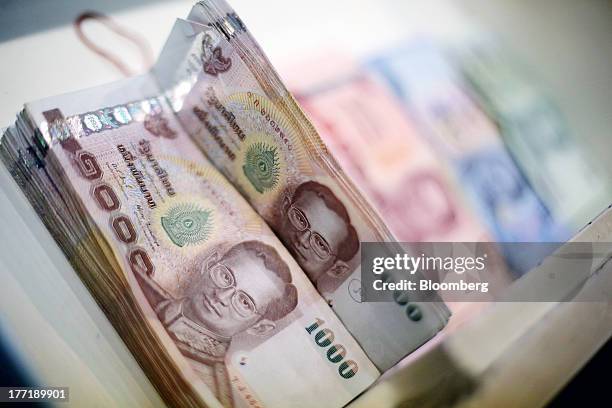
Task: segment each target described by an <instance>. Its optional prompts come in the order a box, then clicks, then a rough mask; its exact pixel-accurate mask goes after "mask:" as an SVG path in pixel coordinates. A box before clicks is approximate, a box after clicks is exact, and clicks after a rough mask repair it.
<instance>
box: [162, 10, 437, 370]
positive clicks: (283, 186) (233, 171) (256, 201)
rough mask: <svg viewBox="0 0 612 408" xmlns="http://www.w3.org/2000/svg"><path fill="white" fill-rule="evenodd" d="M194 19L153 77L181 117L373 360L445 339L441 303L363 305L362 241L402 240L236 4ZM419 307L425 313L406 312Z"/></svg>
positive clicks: (173, 39)
mask: <svg viewBox="0 0 612 408" xmlns="http://www.w3.org/2000/svg"><path fill="white" fill-rule="evenodd" d="M188 18H189V20H190V21H182V22H178V23H177V25H175V27H174V30H173V32H172V34H171V36H170V39H169V40H168V43H167V45H166V47H165V48H164V51H162V55H161V56H160V59H159V62H158V64H157V66H156V67H155V69H154V74H155V76H156V78H157V79H158V81H159V82H160V86H161V87H162V89H163V90H164V91H165V92H166V96H167V97H168V99H169V101H170V103H171V105H172V107H173V109H174V110H175V111H176V112H177V116H178V118H179V120H180V121H181V123H182V124H183V126H184V128H185V129H186V131H187V132H188V133H189V134H190V135H191V136H192V137H193V138H194V140H196V142H197V143H198V145H199V146H200V147H201V148H202V150H203V151H204V152H205V153H206V155H207V156H208V158H209V159H210V161H211V162H212V163H213V164H214V165H215V167H217V168H218V169H219V170H220V172H221V173H222V174H224V175H225V176H226V177H227V178H228V180H230V182H231V183H232V184H233V185H234V186H236V188H237V189H238V190H239V191H240V192H241V193H242V195H243V196H244V197H245V198H246V199H247V200H248V201H249V203H250V204H251V205H252V207H253V208H254V209H255V210H256V211H257V212H258V213H259V214H260V215H261V216H262V218H263V219H264V220H265V221H266V222H267V223H268V224H269V225H270V226H271V228H272V229H273V230H274V231H275V232H276V234H277V235H278V236H279V238H280V239H281V241H282V242H283V243H284V244H285V246H286V247H287V249H288V250H289V252H290V253H291V254H292V255H293V256H294V258H295V259H296V261H297V262H298V264H299V265H300V266H301V267H302V269H303V270H304V272H305V273H306V274H307V275H308V277H309V278H310V279H311V281H312V282H313V283H314V284H315V286H316V287H317V289H318V290H319V292H320V293H321V294H322V295H323V296H324V298H325V299H326V300H327V302H328V303H329V304H330V305H331V306H332V308H333V310H334V311H335V312H336V314H337V315H338V316H339V317H340V319H341V320H342V322H343V323H344V324H345V325H346V327H347V328H348V330H349V331H350V332H351V333H352V334H353V336H355V338H356V340H357V341H358V342H359V343H360V344H361V346H362V347H363V348H364V350H365V351H366V353H367V354H368V356H369V357H370V359H371V360H372V361H373V362H374V364H376V366H377V367H378V368H379V369H381V370H384V369H386V368H389V367H390V366H392V365H393V364H394V363H396V362H397V361H398V360H399V359H401V358H402V357H403V356H404V355H406V354H408V353H410V352H411V351H413V350H414V349H415V348H417V347H418V346H419V345H420V344H422V343H424V342H425V341H427V340H428V339H429V338H431V337H432V336H433V335H434V334H435V333H437V332H438V331H439V330H440V329H441V328H442V327H443V326H444V324H445V323H446V320H447V318H448V310H447V309H446V307H445V306H444V305H443V304H442V303H436V302H431V303H420V304H410V305H408V306H407V305H406V303H403V304H401V305H400V304H393V303H385V304H383V303H380V304H371V303H365V302H362V299H361V276H360V245H361V244H360V243H361V242H363V241H391V240H393V239H394V238H393V235H392V234H391V233H390V232H389V230H388V228H387V227H386V226H385V224H384V223H383V222H382V220H381V219H380V217H379V216H378V215H377V213H376V211H375V210H374V209H373V208H372V207H371V206H370V205H369V203H368V202H367V201H366V199H365V198H364V197H363V196H362V194H361V193H360V192H359V191H358V190H357V189H356V188H355V187H354V186H353V184H352V182H351V181H350V180H349V179H348V177H347V176H346V174H345V173H344V172H343V171H342V170H341V169H340V167H339V166H338V164H337V163H336V161H335V159H334V158H333V157H332V155H331V154H330V153H329V152H328V150H327V148H326V146H325V145H324V144H323V142H322V141H321V139H320V138H319V136H318V135H317V133H316V131H315V129H314V128H313V126H312V125H311V124H310V122H309V121H308V119H307V118H306V117H305V115H304V114H303V113H302V111H301V109H300V108H299V107H298V105H297V104H296V103H295V101H294V99H293V98H292V96H291V95H290V94H289V92H288V91H287V90H286V88H285V87H284V85H283V84H282V83H281V81H280V79H279V77H278V76H277V75H276V73H275V71H274V69H273V68H272V67H271V65H270V63H269V62H268V61H267V59H266V57H265V56H264V54H263V53H262V52H261V50H260V48H259V46H258V45H257V44H256V43H255V41H254V40H253V38H252V37H251V36H250V34H249V33H248V31H247V30H246V28H245V26H244V24H243V22H242V21H241V20H240V18H239V17H238V16H237V15H236V14H235V13H234V12H233V11H232V10H231V9H230V8H229V6H227V5H226V4H225V3H223V2H220V1H205V2H200V3H199V4H198V5H196V6H195V7H194V9H193V10H192V13H191V14H190V15H189V17H188ZM414 308H418V309H419V313H416V314H411V313H408V312H407V310H414ZM374 333H376V335H374Z"/></svg>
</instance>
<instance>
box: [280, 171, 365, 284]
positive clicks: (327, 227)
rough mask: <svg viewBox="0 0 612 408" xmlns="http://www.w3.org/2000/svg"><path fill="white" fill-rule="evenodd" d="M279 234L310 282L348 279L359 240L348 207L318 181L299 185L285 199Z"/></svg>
mask: <svg viewBox="0 0 612 408" xmlns="http://www.w3.org/2000/svg"><path fill="white" fill-rule="evenodd" d="M282 200H283V201H282V205H281V211H280V220H279V221H278V225H279V228H278V233H279V235H280V237H281V239H282V241H283V242H284V243H285V245H286V246H287V248H289V251H290V252H291V253H292V254H293V256H294V257H295V259H296V260H297V262H298V264H300V266H301V267H302V269H303V270H304V272H306V274H307V275H308V277H309V278H310V280H311V281H312V282H314V283H315V286H317V287H319V286H320V283H322V282H324V279H325V278H326V277H331V278H333V279H340V280H343V278H346V277H348V276H349V275H350V273H351V272H352V269H353V268H351V267H350V266H349V265H350V263H351V261H352V260H353V258H355V256H356V255H357V253H358V251H359V237H358V236H357V231H355V227H354V226H353V225H352V224H351V219H350V216H349V214H348V211H347V210H346V207H345V206H344V204H342V202H341V201H340V200H339V199H338V197H336V195H335V194H334V193H333V192H332V191H331V190H330V189H329V188H328V187H326V186H324V185H323V184H321V183H317V182H316V181H307V182H304V183H302V184H300V185H299V186H298V187H297V188H296V189H295V190H294V191H293V194H290V192H289V189H287V190H286V191H285V194H284V196H283V198H282Z"/></svg>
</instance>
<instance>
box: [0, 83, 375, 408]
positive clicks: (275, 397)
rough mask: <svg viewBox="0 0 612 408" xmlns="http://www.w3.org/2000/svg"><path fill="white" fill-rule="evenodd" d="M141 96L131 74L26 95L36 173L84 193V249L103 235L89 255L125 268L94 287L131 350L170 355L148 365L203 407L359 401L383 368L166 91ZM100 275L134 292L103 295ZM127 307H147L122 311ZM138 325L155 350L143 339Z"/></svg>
mask: <svg viewBox="0 0 612 408" xmlns="http://www.w3.org/2000/svg"><path fill="white" fill-rule="evenodd" d="M132 81H133V82H132V83H131V84H132V85H131V86H132V87H134V86H135V83H137V82H138V81H134V80H132ZM149 81H150V82H153V81H152V79H151V78H149ZM145 82H146V81H145ZM139 96H141V94H140V92H139V89H138V87H136V89H131V90H130V82H127V81H126V82H123V83H120V84H117V85H115V86H114V87H113V86H105V87H101V88H97V89H94V90H90V91H83V92H80V93H76V94H71V95H67V96H64V97H56V98H51V99H46V100H43V101H40V102H36V103H32V104H29V105H28V106H27V112H28V114H29V115H30V116H31V117H32V118H33V122H34V123H36V124H37V126H39V128H40V130H41V136H40V137H41V138H42V139H44V143H45V144H46V146H47V150H46V152H44V154H42V155H41V162H40V163H39V165H38V166H36V165H34V166H32V167H30V171H31V172H34V173H37V174H38V176H37V177H39V179H40V180H41V181H44V182H45V183H47V184H48V188H49V190H53V189H55V190H56V193H53V194H54V196H57V197H58V198H59V199H61V200H65V201H73V202H75V203H78V205H79V207H80V212H81V214H82V216H80V217H77V216H76V214H74V215H73V216H74V217H75V218H79V219H80V220H81V221H84V222H85V223H87V224H89V228H87V229H86V230H79V229H77V228H76V227H75V226H73V227H71V229H72V232H73V233H76V234H79V235H80V236H76V237H75V238H74V245H76V246H78V247H79V248H80V251H81V252H87V251H96V250H97V246H95V245H93V244H92V242H93V241H97V242H104V243H106V244H105V246H103V247H106V248H108V252H106V253H104V254H92V256H93V259H92V258H89V257H86V258H82V260H83V262H94V259H95V258H96V257H104V258H107V259H109V260H110V261H109V262H112V263H116V264H117V265H118V268H117V270H114V269H113V270H105V271H103V272H102V273H103V276H98V277H97V278H96V279H98V280H99V281H98V283H96V281H95V280H94V281H93V282H94V283H93V286H94V289H93V292H94V295H97V296H98V297H97V299H98V301H99V302H100V303H101V304H102V305H103V307H104V308H105V310H107V311H108V317H109V319H110V320H111V321H112V322H113V323H114V324H115V327H117V329H118V331H119V332H120V334H121V335H122V336H124V339H126V343H127V344H128V345H129V346H131V351H132V353H133V354H134V355H135V356H136V358H137V360H139V361H143V360H147V359H153V361H155V357H151V356H150V355H148V354H149V353H153V354H155V355H167V356H168V358H169V359H170V360H171V362H172V364H173V368H172V369H170V371H168V372H165V371H162V372H150V371H149V372H147V374H149V375H151V376H152V379H160V378H161V379H162V380H160V381H168V380H167V378H166V376H168V377H169V378H173V377H175V376H179V377H180V378H182V379H184V381H185V382H186V383H187V384H188V386H189V387H190V388H191V390H192V391H193V392H194V395H195V398H196V399H197V400H198V399H199V400H200V401H201V402H203V403H204V404H205V405H206V406H219V404H221V405H223V406H226V407H234V406H288V405H291V406H303V407H310V406H313V405H315V404H316V405H319V406H329V407H337V406H341V405H344V404H345V403H347V402H348V401H350V400H351V399H353V398H354V397H355V396H356V395H358V394H359V393H360V392H361V391H363V390H364V389H365V388H366V387H367V386H369V385H370V384H371V383H372V382H373V381H374V380H375V379H376V378H377V377H378V376H379V371H378V370H377V369H376V367H375V366H374V365H373V364H372V363H371V362H370V360H369V359H368V357H367V356H366V354H365V353H364V352H363V351H362V349H361V348H360V346H359V345H358V344H357V342H356V341H355V340H354V339H353V337H352V336H351V335H350V333H349V332H348V331H347V330H346V328H345V327H344V326H343V325H342V323H341V322H340V321H339V320H338V318H337V317H336V316H335V315H334V313H333V312H332V310H331V309H330V308H329V306H328V305H327V303H326V302H325V301H324V300H323V299H322V298H321V296H320V295H319V294H318V293H317V291H316V290H315V288H314V287H313V285H312V284H311V282H310V281H309V280H308V278H307V277H306V275H305V274H304V273H303V272H302V269H301V268H300V266H299V265H298V264H297V263H296V261H295V259H294V258H293V257H292V256H291V255H290V254H289V253H288V251H287V250H286V249H285V247H284V246H283V245H282V244H281V243H280V241H279V240H278V239H277V238H276V236H275V235H274V234H273V233H272V231H271V230H270V229H269V227H268V226H267V225H266V224H265V222H264V221H263V220H262V219H261V217H260V216H259V215H258V214H257V213H256V212H255V211H254V210H253V209H252V208H251V206H250V205H249V204H248V203H247V202H246V201H245V200H244V198H242V197H241V196H240V194H239V193H238V192H237V191H236V190H235V188H234V187H233V186H232V185H231V184H230V183H229V182H228V181H227V179H226V178H225V177H224V176H222V175H221V174H220V173H219V172H218V171H217V170H216V169H215V168H214V167H213V166H212V165H211V164H210V163H209V162H208V160H207V159H206V158H205V157H204V155H203V154H202V152H201V151H200V150H199V149H198V147H197V146H196V145H195V144H194V142H193V141H192V140H191V138H190V137H189V136H188V135H187V134H186V133H185V132H184V130H183V129H182V127H181V125H180V123H179V122H178V121H177V120H176V118H175V117H174V114H173V112H172V111H171V109H170V108H169V106H168V105H167V104H166V102H165V100H164V99H163V98H159V97H151V98H145V99H138V97H139ZM13 136H14V135H13ZM9 143H11V140H10V137H9V138H5V139H4V140H3V147H4V148H9V147H7V144H9ZM31 147H32V148H33V149H37V147H36V146H31ZM21 152H22V153H26V152H27V150H26V151H24V150H21ZM5 157H6V156H5ZM31 178H34V177H33V176H32V177H31ZM53 186H55V187H53ZM42 195H44V194H42ZM62 210H66V212H65V213H64V214H63V215H62V217H66V216H69V214H70V213H69V210H68V209H67V208H66V209H64V208H62V205H61V204H60V203H59V201H58V203H56V205H54V210H53V211H57V212H61V211H62ZM49 225H51V224H49ZM86 231H88V232H86ZM75 262H76V261H75ZM76 266H77V270H78V271H79V273H81V274H82V275H88V274H89V276H88V279H92V277H91V274H92V273H93V271H91V270H89V269H88V268H87V266H86V265H82V264H79V263H76ZM115 272H116V273H117V274H116V275H114V274H113V273H115ZM102 281H110V282H109V283H108V285H111V286H113V287H117V288H119V289H118V290H122V291H124V292H125V291H127V293H129V296H130V299H133V303H132V304H131V305H130V304H124V303H121V302H120V301H119V300H118V298H113V297H108V296H104V295H100V293H97V292H96V289H95V286H96V285H102ZM130 307H132V308H137V309H135V311H133V314H134V315H135V316H137V318H134V320H129V321H121V320H117V319H118V317H119V316H121V315H122V313H123V309H125V308H130ZM142 327H144V328H142ZM140 330H146V331H148V333H149V334H148V335H147V337H148V339H149V341H151V337H150V336H154V340H153V344H154V345H155V346H154V347H151V348H149V349H147V348H145V347H144V344H143V343H141V340H139V338H140V337H139V336H142V335H143V334H142V333H141V332H140ZM159 369H160V370H161V368H159ZM150 370H153V369H150ZM296 377H300V378H301V379H302V380H301V381H300V382H296V381H295V380H294V379H295V378H296ZM154 384H155V381H154ZM155 385H157V386H160V384H155ZM175 392H177V391H176V390H175Z"/></svg>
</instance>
